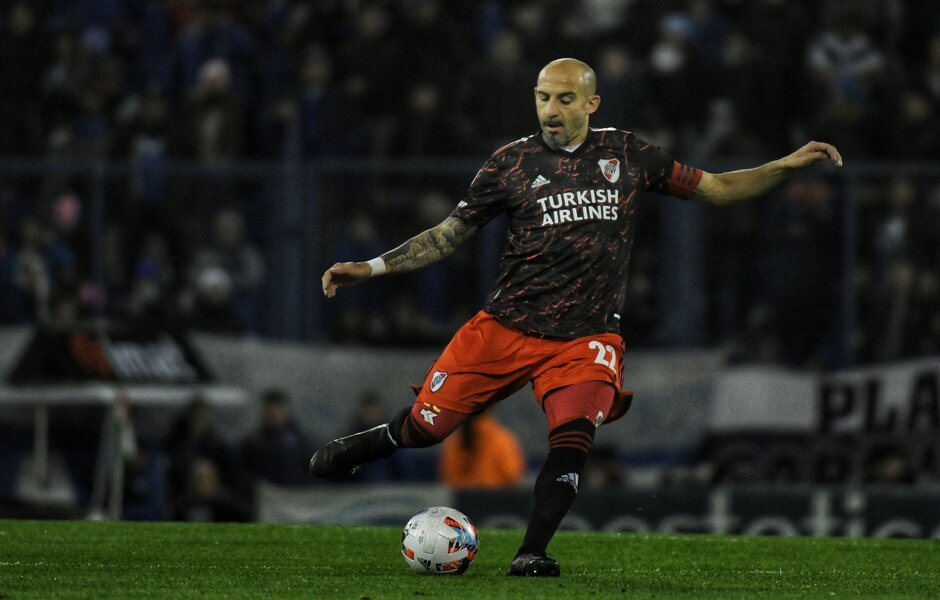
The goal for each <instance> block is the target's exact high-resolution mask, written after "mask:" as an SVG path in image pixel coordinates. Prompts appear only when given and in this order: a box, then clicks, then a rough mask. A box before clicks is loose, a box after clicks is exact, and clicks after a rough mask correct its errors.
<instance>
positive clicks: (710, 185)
mask: <svg viewBox="0 0 940 600" xmlns="http://www.w3.org/2000/svg"><path fill="white" fill-rule="evenodd" d="M824 160H831V161H832V162H834V163H835V164H836V165H837V166H840V167H841V166H842V155H841V154H839V151H838V150H836V147H835V146H833V145H831V144H826V143H824V142H810V143H808V144H806V145H805V146H803V147H802V148H800V149H799V150H797V151H796V152H794V153H792V154H790V155H788V156H784V157H783V158H778V159H777V160H774V161H771V162H769V163H767V164H765V165H761V166H759V167H757V168H754V169H743V170H741V171H730V172H727V173H717V174H712V173H702V180H701V181H699V184H698V188H697V189H696V190H695V195H696V196H697V197H699V198H702V199H704V200H707V201H708V202H711V203H713V204H730V203H732V202H738V201H739V200H748V199H750V198H754V197H755V196H760V195H762V194H765V193H767V192H768V191H770V190H772V189H773V188H775V187H776V186H777V185H778V184H780V182H782V181H783V180H784V179H786V178H787V177H788V176H789V175H790V173H791V172H793V171H796V170H799V169H805V168H806V167H809V166H810V165H813V164H815V163H817V162H820V161H824Z"/></svg>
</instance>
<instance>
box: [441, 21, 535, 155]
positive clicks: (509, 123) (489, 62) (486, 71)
mask: <svg viewBox="0 0 940 600" xmlns="http://www.w3.org/2000/svg"><path fill="white" fill-rule="evenodd" d="M531 72H532V67H531V65H529V63H528V62H527V61H526V56H525V48H524V47H523V45H522V39H521V38H520V36H519V34H518V33H516V32H515V31H513V30H512V29H503V30H502V31H500V32H499V33H497V34H495V35H494V37H493V40H492V41H491V43H490V45H489V46H488V48H487V49H486V54H485V58H484V60H482V61H480V62H479V63H476V64H475V65H474V66H473V67H472V68H471V69H470V71H469V73H467V76H466V77H465V78H461V81H460V83H459V84H458V85H459V88H458V89H459V91H458V102H459V107H460V119H459V120H458V121H457V122H456V123H455V126H456V133H457V134H458V135H460V136H461V137H462V138H464V139H466V143H467V144H468V145H469V148H472V149H473V150H474V151H479V152H485V151H486V150H487V149H489V148H492V147H493V146H501V145H503V144H506V143H509V142H510V141H512V140H513V139H515V138H516V137H517V135H518V126H519V125H518V124H519V123H520V122H523V123H524V122H525V119H527V118H529V115H528V113H527V112H523V111H524V109H525V108H526V107H525V106H524V105H523V104H522V103H521V102H518V99H519V98H527V97H528V96H529V95H530V94H531V93H532V89H531V87H532V86H531V85H528V82H527V81H526V80H527V74H528V73H531ZM484 90H485V91H484ZM469 124H475V125H476V126H475V127H471V126H468V125H469ZM464 153H465V154H466V151H464Z"/></svg>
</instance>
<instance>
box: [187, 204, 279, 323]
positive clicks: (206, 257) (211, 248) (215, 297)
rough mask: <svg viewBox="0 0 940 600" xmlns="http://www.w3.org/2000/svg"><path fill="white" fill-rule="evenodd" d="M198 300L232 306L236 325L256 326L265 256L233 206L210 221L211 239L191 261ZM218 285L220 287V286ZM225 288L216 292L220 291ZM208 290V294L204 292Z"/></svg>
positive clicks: (239, 213) (224, 307) (221, 211)
mask: <svg viewBox="0 0 940 600" xmlns="http://www.w3.org/2000/svg"><path fill="white" fill-rule="evenodd" d="M191 276H192V282H193V285H194V287H195V290H196V293H197V300H199V299H200V298H199V295H200V293H202V298H201V299H203V300H211V301H212V302H210V305H213V304H217V303H220V302H221V303H222V304H223V305H222V306H219V307H216V308H223V309H225V310H228V308H227V307H226V306H225V304H228V305H230V306H231V310H232V311H233V312H234V315H235V316H236V318H237V324H236V328H237V330H238V331H241V332H245V333H254V332H256V331H258V327H259V299H260V295H261V286H262V285H263V283H264V278H265V265H264V257H263V256H262V255H261V252H260V251H259V250H258V248H257V247H256V246H255V245H254V244H252V243H251V242H250V241H249V240H248V238H247V233H246V231H245V218H244V217H243V216H242V214H241V212H239V211H238V210H237V209H235V208H225V209H222V210H220V211H218V212H217V213H216V214H215V216H214V217H213V221H212V241H211V244H210V245H207V246H203V247H202V248H199V249H198V250H197V252H196V255H195V259H194V261H193V265H192V273H191ZM220 288H221V289H220ZM221 291H224V293H223V294H221V295H219V292H221ZM207 294H208V295H207Z"/></svg>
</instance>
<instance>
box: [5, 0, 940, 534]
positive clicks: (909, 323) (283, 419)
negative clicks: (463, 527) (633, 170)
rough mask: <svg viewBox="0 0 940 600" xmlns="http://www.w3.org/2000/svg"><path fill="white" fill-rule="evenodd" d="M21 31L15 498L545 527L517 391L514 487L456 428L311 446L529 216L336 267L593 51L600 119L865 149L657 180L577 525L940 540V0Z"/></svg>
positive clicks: (405, 361)
mask: <svg viewBox="0 0 940 600" xmlns="http://www.w3.org/2000/svg"><path fill="white" fill-rule="evenodd" d="M0 31H2V35H0V88H2V92H0V373H2V376H3V381H2V383H0V516H2V517H34V518H46V517H61V518H84V517H89V516H95V517H99V516H106V517H110V518H124V519H180V520H265V521H297V522H362V523H384V522H391V523H396V524H399V523H403V522H404V519H406V518H407V517H408V516H410V515H411V514H412V513H413V512H414V511H415V510H416V509H417V508H421V507H423V506H426V505H430V504H452V505H454V506H458V507H460V509H461V510H463V511H464V512H466V513H467V514H470V515H471V516H472V517H473V518H474V519H475V520H477V522H478V524H482V525H484V526H487V525H498V524H502V525H507V526H521V525H523V524H524V518H525V515H526V513H527V510H528V509H527V507H528V503H529V493H530V492H529V489H530V486H529V483H530V482H531V479H532V478H533V477H534V473H536V472H537V471H538V468H539V466H540V465H539V461H540V460H541V456H542V452H543V448H544V436H545V433H546V432H545V431H544V425H543V424H542V419H541V417H540V415H539V413H538V408H537V406H536V405H535V404H534V403H533V402H532V401H531V400H530V398H529V394H528V392H526V393H520V394H519V395H518V397H517V398H512V399H510V400H507V401H506V402H504V403H503V404H502V405H500V406H499V407H498V408H497V409H496V410H495V414H496V415H497V417H498V418H499V419H500V420H501V421H502V422H503V423H504V424H505V425H507V426H508V427H509V428H510V429H511V430H512V431H513V432H514V433H515V435H516V436H517V437H518V441H519V444H520V447H521V449H522V452H523V454H524V455H525V458H526V459H527V461H528V462H527V470H526V474H525V476H524V477H523V479H522V480H521V481H519V482H517V483H515V484H513V485H510V486H503V487H502V488H500V489H491V490H477V489H469V490H468V489H456V488H455V487H454V486H452V485H449V484H447V483H445V482H443V481H441V480H440V478H439V473H438V464H437V463H438V452H439V451H438V450H437V449H435V450H427V451H421V452H407V451H406V452H401V453H399V454H398V455H396V459H395V460H394V461H390V462H388V463H382V464H381V465H378V466H375V467H373V468H370V469H367V470H366V472H365V473H363V475H362V477H360V478H359V479H356V480H351V481H348V482H342V483H339V484H332V485H328V484H324V483H320V482H315V483H312V482H310V481H308V480H307V479H306V477H305V463H306V459H307V457H309V454H310V452H311V451H312V449H313V448H315V447H316V445H317V444H319V443H323V442H325V441H328V440H329V439H331V438H332V437H335V436H336V435H338V434H341V433H346V432H348V431H349V430H350V429H351V428H352V427H354V426H358V425H365V424H370V423H374V422H381V421H382V420H383V419H387V418H388V417H389V416H390V415H391V414H392V413H393V412H394V411H395V410H396V409H397V408H398V407H399V406H401V405H402V404H403V403H406V402H410V398H411V392H410V391H409V390H408V388H407V384H408V383H409V382H413V381H419V380H421V379H422V377H423V375H424V369H425V368H426V366H427V365H428V363H429V361H430V360H431V359H433V358H434V356H435V355H436V352H437V351H439V349H440V348H441V346H442V344H443V343H445V342H446V341H447V339H449V337H450V335H451V333H452V332H453V331H454V330H455V328H456V327H457V326H459V324H460V323H462V322H463V321H464V320H465V319H466V318H468V317H469V316H470V315H471V314H473V312H475V311H476V309H477V308H478V307H479V306H480V305H481V303H482V301H483V299H484V297H485V293H486V291H487V289H488V287H489V285H490V283H491V282H492V280H493V278H494V276H495V273H496V269H497V263H498V257H499V254H500V252H501V249H502V240H503V232H504V227H505V224H501V223H499V222H496V223H492V224H490V225H489V226H488V227H486V228H484V230H482V231H481V232H480V233H478V234H477V236H475V238H474V239H472V240H471V241H470V242H468V244H466V245H465V247H462V248H461V249H460V250H458V252H456V253H455V254H454V255H453V256H452V257H450V258H449V259H448V260H447V261H446V262H443V263H440V264H437V265H434V266H432V267H430V268H428V269H425V270H423V271H421V272H418V273H415V274H412V275H408V276H401V277H395V278H383V279H381V280H376V281H372V282H370V283H368V284H367V285H363V286H361V287H358V288H354V289H351V290H348V291H346V292H345V293H342V294H341V295H340V296H339V297H338V298H337V299H336V300H334V301H331V302H325V301H324V299H323V298H322V295H321V293H320V284H319V278H320V274H321V273H322V272H323V270H324V269H325V268H326V267H327V266H329V265H330V264H332V263H333V262H334V261H338V260H355V259H367V258H370V257H373V256H376V255H378V254H379V253H381V252H382V251H384V250H387V249H389V248H390V247H392V246H393V245H395V244H397V243H398V242H400V241H403V240H404V239H406V238H407V237H410V236H411V235H413V234H414V233H416V232H417V231H419V230H420V229H422V228H424V227H427V226H430V225H433V224H435V223H437V222H439V221H440V220H441V219H442V218H443V217H444V216H446V215H447V214H448V213H449V211H450V210H451V207H452V206H453V205H454V203H455V202H457V201H458V200H459V199H460V198H461V196H462V194H463V191H464V190H465V189H466V186H467V185H468V183H469V181H470V179H471V178H472V177H473V175H474V173H475V172H476V169H477V168H478V167H479V166H480V165H481V164H482V162H483V161H484V160H485V159H486V157H487V156H488V155H489V153H490V152H492V151H493V150H494V149H495V148H497V147H499V146H500V145H502V144H504V143H506V142H508V141H511V140H513V139H517V138H518V137H520V136H523V135H527V134H530V133H534V132H535V131H536V129H537V123H536V120H535V119H534V114H533V111H532V108H533V106H532V101H531V88H532V85H533V82H534V79H535V76H536V74H537V72H538V69H539V68H540V67H541V66H542V65H543V64H544V63H545V62H547V61H548V60H550V59H553V58H556V57H559V56H576V57H579V58H582V59H584V60H586V61H588V62H589V63H591V64H592V65H594V66H595V68H596V69H597V71H598V76H599V83H600V86H599V93H600V95H601V96H602V98H603V104H602V106H601V110H600V112H599V113H598V114H597V115H596V116H595V118H594V119H593V120H592V124H593V125H595V126H616V127H621V128H625V129H631V130H634V131H637V132H639V133H640V134H641V135H643V136H644V137H646V138H647V139H649V140H650V141H653V142H654V143H656V144H658V145H661V146H662V147H664V148H665V149H667V150H668V151H670V152H672V153H673V154H674V155H675V156H676V157H677V158H678V159H679V160H681V161H682V162H685V163H687V164H693V165H696V166H700V167H703V168H707V169H709V170H723V169H730V168H741V167H748V166H756V165H757V164H759V163H761V162H764V161H765V160H767V159H771V158H775V157H777V156H780V155H782V154H784V153H787V152H789V151H791V150H792V149H793V148H795V147H797V146H799V145H801V144H802V143H804V142H805V141H807V140H809V139H820V140H825V141H828V142H832V143H834V144H835V145H836V146H837V147H839V148H840V150H841V151H842V154H843V156H844V157H845V161H846V166H845V168H843V169H840V170H835V169H818V170H814V171H812V172H811V173H808V174H806V175H804V176H802V177H799V178H796V179H794V180H792V181H791V182H789V183H787V184H786V185H784V186H783V187H781V188H780V189H778V190H776V191H774V192H773V193H772V194H770V195H768V196H767V197H766V198H763V199H761V200H758V201H755V202H753V203H750V204H748V205H745V206H739V207H735V208H731V209H712V208H709V207H705V206H701V205H696V204H693V203H682V202H681V201H678V200H675V199H666V198H660V197H656V196H650V197H648V198H646V199H645V200H644V202H643V206H642V210H641V214H640V225H639V234H638V239H637V243H636V245H635V247H634V251H633V258H632V265H631V281H630V297H629V300H628V302H629V305H628V308H627V310H626V315H625V317H626V318H625V319H624V327H623V333H624V337H625V339H626V341H627V345H628V349H629V352H628V355H627V359H626V380H627V386H628V387H630V388H633V389H635V390H637V401H636V403H635V405H634V408H633V410H632V412H631V413H630V415H629V417H628V418H627V419H626V420H625V422H621V423H618V424H617V425H616V426H612V427H611V428H610V429H609V430H607V429H602V430H601V431H600V433H599V435H598V443H597V448H596V449H595V452H594V454H593V455H592V461H591V464H590V467H589V468H590V472H589V474H587V475H586V476H585V480H586V482H587V484H586V485H584V486H582V493H581V498H579V500H578V502H577V503H576V505H575V509H574V512H573V513H572V515H571V516H570V518H569V519H568V520H567V521H566V524H565V526H566V527H572V528H578V527H583V528H598V529H599V528H608V529H624V530H649V531H656V530H662V531H716V532H734V533H773V534H786V535H791V534H828V535H869V536H904V537H938V536H940V515H938V512H937V508H936V507H937V506H940V504H938V501H940V488H938V480H940V479H938V478H940V456H938V453H940V439H938V433H940V279H938V273H940V271H938V269H940V234H938V227H940V218H938V217H940V163H938V159H940V127H938V126H937V117H938V111H940V4H938V3H936V2H932V1H930V0H906V1H905V0H854V1H846V0H842V1H839V0H828V1H823V2H788V1H785V0H754V1H748V2H745V1H744V0H673V1H658V2H653V1H648V0H567V1H565V2H560V1H556V0H549V1H535V0H528V1H526V0H518V1H512V2H497V1H492V0H491V1H483V0H449V1H446V2H445V1H444V0H315V1H313V2H303V1H299V0H264V1H258V2H248V1H239V0H165V1H163V0H161V1H157V0H136V1H134V0H30V1H25V0H11V1H8V2H4V3H2V14H0ZM364 482H367V483H365V485H364Z"/></svg>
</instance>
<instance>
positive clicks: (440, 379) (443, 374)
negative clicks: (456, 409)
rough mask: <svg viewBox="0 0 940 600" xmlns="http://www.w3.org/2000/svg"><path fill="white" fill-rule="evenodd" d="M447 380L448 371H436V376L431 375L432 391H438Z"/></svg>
mask: <svg viewBox="0 0 940 600" xmlns="http://www.w3.org/2000/svg"><path fill="white" fill-rule="evenodd" d="M445 381H447V371H434V376H433V377H431V391H432V392H436V391H437V390H439V389H441V386H442V385H444V382H445Z"/></svg>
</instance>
